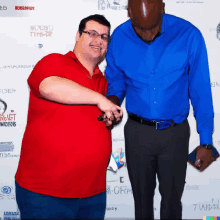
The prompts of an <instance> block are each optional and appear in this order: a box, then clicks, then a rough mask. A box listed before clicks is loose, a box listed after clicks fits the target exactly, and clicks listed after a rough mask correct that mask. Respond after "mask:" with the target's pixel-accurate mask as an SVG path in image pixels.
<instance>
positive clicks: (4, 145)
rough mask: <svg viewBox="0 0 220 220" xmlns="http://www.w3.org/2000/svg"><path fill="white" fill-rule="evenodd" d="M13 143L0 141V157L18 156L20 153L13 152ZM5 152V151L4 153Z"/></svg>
mask: <svg viewBox="0 0 220 220" xmlns="http://www.w3.org/2000/svg"><path fill="white" fill-rule="evenodd" d="M14 148H15V147H14V144H13V143H12V142H0V159H1V158H15V157H20V154H13V153H12V152H13V151H14ZM6 152H7V153H6Z"/></svg>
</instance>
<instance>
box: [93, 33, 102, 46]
mask: <svg viewBox="0 0 220 220" xmlns="http://www.w3.org/2000/svg"><path fill="white" fill-rule="evenodd" d="M93 42H96V43H99V44H102V42H103V40H102V38H101V35H99V36H97V37H96V38H95V39H94V40H93Z"/></svg>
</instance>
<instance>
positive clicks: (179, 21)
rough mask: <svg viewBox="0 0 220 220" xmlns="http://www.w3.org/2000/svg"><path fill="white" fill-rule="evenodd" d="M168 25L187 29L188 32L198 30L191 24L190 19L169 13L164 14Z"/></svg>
mask: <svg viewBox="0 0 220 220" xmlns="http://www.w3.org/2000/svg"><path fill="white" fill-rule="evenodd" d="M164 17H165V19H166V21H167V25H168V27H171V28H174V27H175V28H177V29H180V30H188V31H190V32H197V33H198V32H200V31H199V29H198V28H197V27H196V26H195V25H193V24H192V23H191V22H190V21H187V20H185V19H184V18H180V17H177V16H175V15H171V14H165V15H164Z"/></svg>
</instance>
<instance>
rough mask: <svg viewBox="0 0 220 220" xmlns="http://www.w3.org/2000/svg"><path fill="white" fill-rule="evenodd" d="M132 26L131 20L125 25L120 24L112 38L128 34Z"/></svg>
mask: <svg viewBox="0 0 220 220" xmlns="http://www.w3.org/2000/svg"><path fill="white" fill-rule="evenodd" d="M130 26H131V21H130V19H129V20H127V21H125V22H124V23H122V24H120V25H119V26H118V27H116V28H115V30H114V31H113V34H112V36H115V35H121V34H123V33H124V34H125V33H127V32H128V31H129V28H130Z"/></svg>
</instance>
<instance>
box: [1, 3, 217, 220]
mask: <svg viewBox="0 0 220 220" xmlns="http://www.w3.org/2000/svg"><path fill="white" fill-rule="evenodd" d="M165 3H166V8H165V11H166V13H168V14H173V15H176V16H179V17H181V18H184V19H186V20H188V21H190V22H191V23H193V24H194V25H195V26H197V27H198V28H199V29H200V30H201V32H202V34H203V36H204V38H205V42H206V45H207V49H208V56H209V65H210V74H211V86H212V94H213V102H214V111H215V132H214V135H213V143H214V146H215V147H216V149H217V150H218V151H219V152H220V104H219V94H220V76H219V71H220V62H219V61H220V33H219V35H218V31H217V27H219V32H220V13H219V10H220V1H219V0H189V1H188V0H166V1H165ZM17 6H18V7H17ZM19 6H26V8H25V7H23V8H22V7H21V8H20V7H19ZM126 6H127V0H62V1H57V0H45V1H43V0H10V1H8V0H0V99H1V100H3V101H4V102H5V103H7V111H6V112H5V113H4V115H1V117H0V219H6V218H12V219H16V218H20V215H19V210H18V209H17V205H16V201H15V186H14V175H15V172H16V170H17V165H18V161H19V156H20V149H21V141H22V137H23V133H24V130H25V126H26V120H27V109H28V99H29V88H28V85H27V78H28V76H29V74H30V73H31V71H32V69H33V67H34V65H35V64H36V63H37V62H38V61H39V60H40V59H41V58H42V57H43V56H45V55H47V54H50V53H61V54H65V53H67V52H68V51H70V50H73V47H74V44H75V35H76V32H77V30H78V25H79V22H80V20H81V19H83V18H84V17H86V16H88V15H91V14H96V13H97V14H102V15H105V16H106V18H107V19H108V20H109V21H110V22H111V25H112V29H111V32H112V31H113V30H114V29H115V28H116V27H117V26H118V25H119V24H121V23H123V22H124V21H126V20H127V19H128V17H127V11H126ZM18 9H20V10H18ZM23 9H26V10H23ZM105 66H106V62H105V61H104V62H103V63H102V64H101V65H100V69H101V70H102V71H103V72H104V70H105ZM201 89H203V88H201ZM124 104H125V102H123V104H122V107H123V109H124V112H125V115H124V117H123V121H122V123H121V124H120V125H118V126H117V127H115V128H114V129H113V131H112V141H113V155H112V160H111V163H110V165H109V167H108V171H107V210H106V219H108V218H114V219H117V218H134V201H133V196H132V189H131V185H130V182H129V179H128V174H127V168H126V161H125V155H124V151H125V150H124V149H125V148H124V134H123V128H124V124H125V122H126V120H127V114H126V110H125V105H124ZM1 108H3V105H2V104H1V102H0V109H1ZM0 114H1V112H0ZM188 119H189V123H190V127H191V137H190V146H189V151H190V152H191V151H192V150H193V149H194V148H195V147H196V146H197V145H199V136H198V134H197V132H196V122H195V119H194V117H193V113H192V109H191V110H190V115H189V118H188ZM4 122H6V123H4ZM8 122H9V123H8ZM7 125H10V126H7ZM103 147H104V146H103ZM61 156H62V155H61ZM117 162H118V164H117ZM219 168H220V159H218V160H217V161H215V162H214V163H213V164H212V165H211V166H210V167H208V168H207V169H206V170H205V171H204V172H198V171H197V170H196V169H195V168H193V167H192V166H191V165H189V164H188V167H187V177H186V184H185V190H184V193H183V197H182V205H183V218H185V219H186V218H191V219H202V217H203V216H220V204H219V202H220V189H219V186H220V174H219ZM174 190H175V189H174ZM160 199H161V197H160V194H159V191H158V181H157V187H156V191H155V197H154V210H155V218H156V219H159V218H160Z"/></svg>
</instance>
